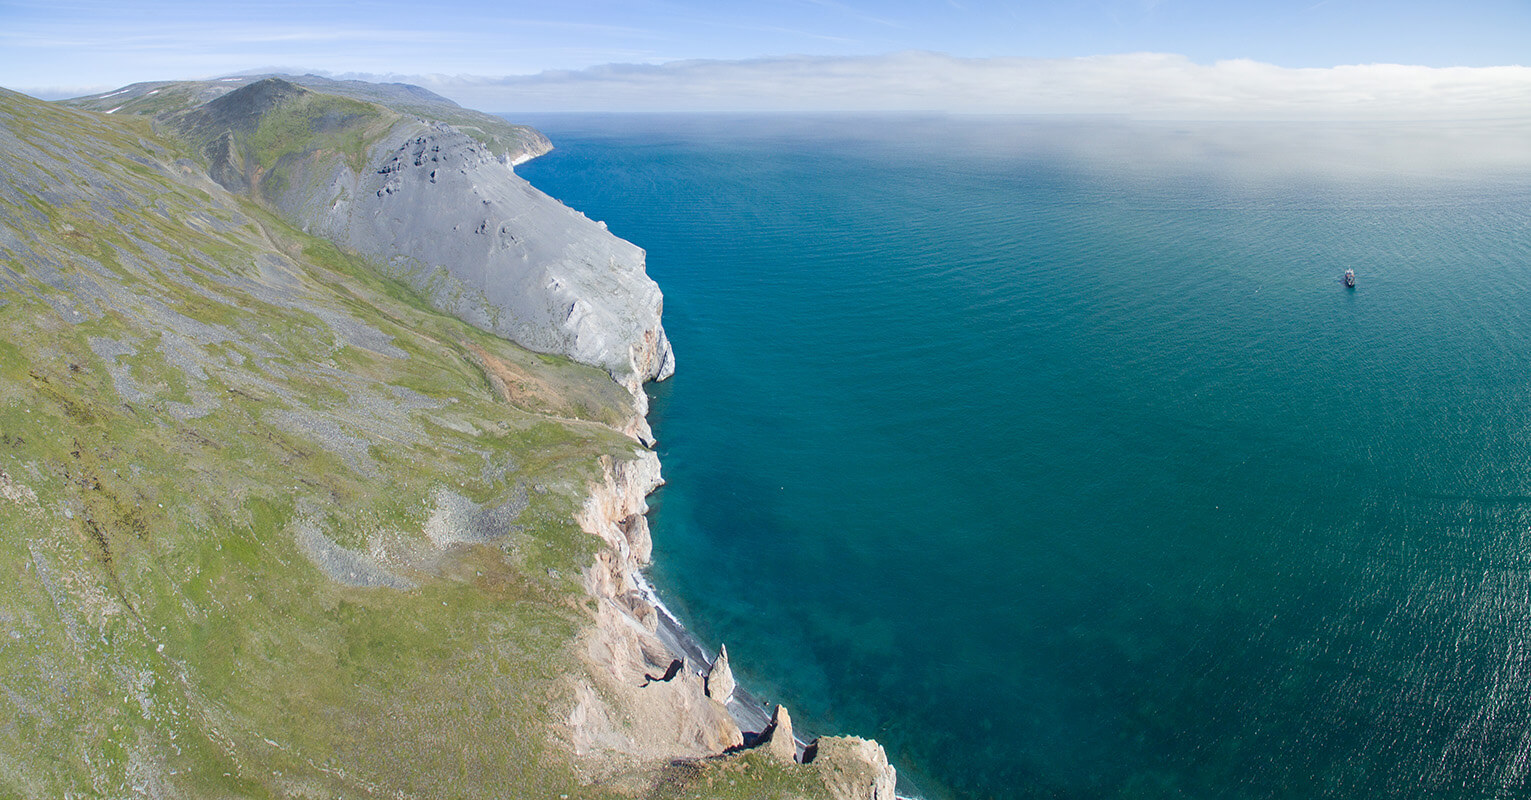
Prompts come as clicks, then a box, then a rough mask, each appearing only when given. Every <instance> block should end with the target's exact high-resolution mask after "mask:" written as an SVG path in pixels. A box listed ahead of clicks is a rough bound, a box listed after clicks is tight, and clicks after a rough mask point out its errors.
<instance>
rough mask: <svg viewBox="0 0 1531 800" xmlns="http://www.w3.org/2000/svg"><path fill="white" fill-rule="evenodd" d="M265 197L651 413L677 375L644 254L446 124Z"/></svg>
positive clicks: (425, 125)
mask: <svg viewBox="0 0 1531 800" xmlns="http://www.w3.org/2000/svg"><path fill="white" fill-rule="evenodd" d="M329 170H330V172H329V174H328V175H327V176H320V177H321V180H320V181H318V182H316V183H315V184H312V185H309V186H302V185H298V184H297V183H294V182H291V181H289V182H288V184H287V185H286V186H285V187H283V188H282V189H281V190H280V191H278V192H275V193H272V194H268V199H269V200H270V201H272V202H273V203H274V204H275V205H276V206H277V207H278V208H280V209H282V210H283V211H284V212H285V213H287V214H288V215H290V216H292V217H293V218H295V219H297V220H299V221H300V222H301V223H303V224H304V225H305V226H306V227H307V228H308V229H309V230H310V232H312V233H316V234H320V235H323V236H326V237H329V238H331V239H334V240H335V241H337V242H339V243H341V244H342V245H344V246H345V247H347V248H348V249H351V250H354V251H355V252H358V253H361V254H363V255H366V256H370V257H372V258H373V259H375V260H376V261H377V262H378V263H379V264H381V265H382V266H383V268H384V269H385V270H386V271H387V272H389V273H391V274H392V275H394V276H395V277H398V278H401V279H403V280H405V281H406V282H408V283H409V284H411V285H412V286H414V287H415V288H416V289H417V290H419V291H420V292H422V293H423V294H424V295H425V296H426V297H427V298H429V300H430V302H431V303H432V304H433V305H434V306H436V307H437V308H439V309H441V310H443V311H446V312H447V313H450V314H452V315H454V316H456V317H458V318H460V319H463V320H465V321H467V322H469V323H470V324H472V325H474V326H476V327H479V328H482V329H484V330H487V331H490V332H492V333H496V334H499V335H501V336H504V337H505V338H508V339H511V340H513V341H515V342H517V343H519V344H521V345H523V346H526V347H528V348H530V349H533V350H537V351H541V352H545V353H559V354H563V355H567V356H569V357H570V358H573V359H574V360H576V361H580V362H583V363H586V364H592V365H595V366H599V367H602V368H604V369H606V370H607V371H608V372H610V373H611V375H612V376H613V377H614V378H616V379H617V380H618V381H619V382H621V383H622V384H623V385H624V386H626V387H627V388H628V389H629V390H631V391H632V392H633V395H634V399H635V400H636V401H637V402H638V404H639V407H638V413H639V415H640V416H641V415H642V413H643V412H644V411H646V406H647V399H646V398H645V396H644V394H643V392H642V391H641V389H640V387H641V385H642V383H643V382H645V381H649V380H659V379H663V378H666V377H669V375H670V374H671V373H673V372H674V371H675V364H674V357H673V355H672V353H671V350H670V342H669V340H668V339H667V338H666V337H665V332H664V327H663V326H662V325H661V324H660V314H661V312H662V310H663V297H662V296H661V295H660V292H659V287H658V285H656V284H655V283H654V281H653V280H651V279H650V278H649V277H648V275H647V274H646V273H645V272H644V252H643V250H642V249H641V248H639V247H637V246H636V245H634V244H631V243H629V242H626V241H623V240H622V239H619V238H617V237H616V236H614V235H612V234H611V233H609V232H608V231H607V230H606V226H605V225H604V224H603V223H599V222H595V221H593V220H591V219H589V218H588V217H586V216H585V215H584V214H581V213H579V212H577V211H575V210H573V209H571V208H569V207H567V206H565V205H563V204H562V203H559V202H558V201H557V200H554V199H553V198H551V197H549V196H547V195H546V194H543V193H542V192H540V191H538V190H537V189H535V188H533V187H532V186H531V184H529V183H527V182H526V181H525V180H523V179H522V178H521V177H520V176H518V175H516V174H515V173H514V172H513V171H512V170H511V165H510V164H508V163H507V162H506V161H504V160H502V158H501V157H498V156H495V155H494V154H492V153H490V152H489V151H488V150H487V148H485V147H484V146H483V145H482V144H480V143H479V142H478V141H476V140H474V139H473V138H471V137H469V136H468V135H466V134H464V133H462V132H460V131H458V130H457V129H456V128H453V127H451V126H450V125H446V124H442V123H429V122H425V121H422V120H408V121H404V122H401V123H400V124H398V125H396V126H395V127H394V129H393V130H391V131H390V132H389V133H388V135H387V136H386V137H385V138H384V139H383V140H382V141H381V142H379V143H378V144H376V145H374V146H373V148H372V149H371V151H370V153H369V164H368V167H367V169H366V170H364V171H363V172H362V173H361V174H359V175H358V174H353V173H352V172H351V170H350V169H349V168H348V167H347V166H346V165H345V164H344V163H343V162H341V161H331V162H329Z"/></svg>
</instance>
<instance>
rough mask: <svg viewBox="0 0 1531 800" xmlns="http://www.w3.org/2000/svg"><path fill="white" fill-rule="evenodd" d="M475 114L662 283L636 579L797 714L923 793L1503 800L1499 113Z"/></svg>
mask: <svg viewBox="0 0 1531 800" xmlns="http://www.w3.org/2000/svg"><path fill="white" fill-rule="evenodd" d="M510 118H511V119H513V120H515V121H518V122H527V123H530V124H533V125H535V126H537V127H538V128H539V129H541V130H542V131H544V132H545V133H546V134H548V136H549V137H550V138H551V139H552V141H553V143H554V144H555V146H556V149H555V150H554V151H553V152H552V153H550V154H548V155H546V156H543V157H541V158H538V159H536V160H534V161H532V162H530V163H527V164H524V165H522V166H519V167H517V171H518V172H519V173H520V174H521V175H523V176H524V177H526V178H527V179H528V180H529V181H531V183H532V184H533V185H535V186H537V187H538V188H540V189H542V190H543V191H545V192H547V193H549V194H551V195H553V196H554V197H557V198H559V199H560V200H562V201H563V202H565V203H567V204H568V205H570V206H572V207H574V208H576V209H579V210H581V211H583V212H585V213H586V214H588V215H589V216H590V217H592V218H594V219H598V220H602V221H604V222H606V223H607V224H608V225H609V227H610V230H611V231H612V232H613V233H615V234H616V235H618V236H621V237H623V238H626V239H629V240H631V241H633V242H635V243H637V244H639V245H640V246H642V247H643V248H645V249H646V250H647V253H648V272H649V274H650V275H651V276H652V277H653V278H654V280H656V281H657V282H658V283H659V286H660V287H661V288H662V289H663V291H664V295H665V307H664V323H665V327H666V330H667V331H668V333H669V336H670V339H671V341H672V342H673V344H674V348H675V353H676V364H677V371H676V374H675V376H674V377H673V378H672V379H670V380H668V381H665V382H663V383H659V384H655V385H652V386H651V388H650V393H651V396H652V399H653V410H652V413H651V415H650V419H651V421H652V423H653V426H654V429H655V432H656V434H657V437H658V451H659V454H660V456H661V459H662V462H663V465H664V474H665V477H666V479H667V483H666V484H665V486H664V487H663V488H662V489H661V490H660V491H659V492H658V493H657V494H656V495H655V496H654V498H652V500H653V505H654V510H653V512H652V514H651V521H652V525H653V531H654V541H655V561H654V565H653V568H652V573H651V576H650V577H651V578H652V580H653V582H654V583H655V584H656V585H657V587H658V589H659V591H660V592H661V594H662V595H663V597H664V598H665V599H666V602H667V604H668V605H669V606H670V607H671V608H673V609H674V610H675V611H676V612H677V613H678V614H679V615H680V617H681V618H682V619H683V620H684V622H685V623H686V625H687V626H688V627H689V628H690V629H691V630H692V631H694V632H695V633H696V634H697V635H698V636H699V637H700V638H701V639H702V640H703V641H704V642H707V643H708V644H709V645H711V646H716V645H717V644H719V643H726V644H727V646H728V649H729V655H730V659H731V661H732V663H733V665H734V669H735V671H736V674H737V675H738V676H739V678H740V681H741V682H742V683H743V684H744V685H745V686H747V687H749V688H750V689H751V690H752V691H753V692H754V693H755V694H757V695H759V696H760V697H762V698H764V699H766V700H768V701H769V702H773V703H775V702H779V703H783V704H785V705H787V706H788V707H789V708H790V709H791V711H792V714H793V718H794V720H796V721H798V723H799V724H800V725H802V726H805V727H808V728H810V729H812V730H813V731H815V732H818V733H824V734H852V735H859V736H864V737H870V738H875V739H877V740H878V741H879V742H881V743H882V744H883V745H884V746H885V748H886V749H887V752H888V754H889V757H890V758H891V759H892V761H893V762H894V763H895V764H896V765H897V767H898V768H899V770H900V773H901V775H903V776H904V780H905V783H904V789H903V790H904V791H908V792H911V793H917V794H919V795H921V796H923V797H927V798H932V799H933V800H934V799H936V798H990V797H993V798H1113V799H1120V798H1524V797H1531V124H1528V123H1527V121H1525V120H1521V121H1514V120H1510V121H1494V120H1479V121H1474V122H1469V123H1447V122H1421V123H1403V122H1395V123H1389V124H1380V123H1344V122H1330V123H1294V122H1236V123H1230V122H1221V123H1215V122H1156V121H1140V120H1129V119H1120V118H1113V117H1100V118H1088V117H1086V118H1047V117H1043V118H986V117H960V116H940V115H883V116H834V115H818V116H781V115H775V116H768V115H756V116H751V115H738V116H726V115H641V114H627V115H622V114H615V115H578V114H562V115H553V114H547V115H544V114H512V115H510ZM1347 269H1352V270H1354V272H1355V275H1356V285H1355V287H1354V288H1347V287H1346V286H1345V285H1344V283H1343V281H1342V275H1343V273H1344V272H1345V270H1347Z"/></svg>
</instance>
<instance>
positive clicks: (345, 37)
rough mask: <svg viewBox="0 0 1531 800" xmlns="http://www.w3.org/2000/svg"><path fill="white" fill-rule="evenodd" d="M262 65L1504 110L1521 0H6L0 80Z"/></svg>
mask: <svg viewBox="0 0 1531 800" xmlns="http://www.w3.org/2000/svg"><path fill="white" fill-rule="evenodd" d="M1336 68H1339V69H1336ZM252 70H261V71H301V72H317V73H320V74H327V75H331V76H347V77H364V78H370V79H385V80H402V81H406V82H410V83H418V84H421V85H424V86H427V87H428V88H431V89H434V90H436V91H438V92H440V93H442V94H445V95H447V96H448V97H452V98H453V99H456V100H458V101H459V102H462V103H464V104H466V105H470V106H472V107H476V108H482V109H484V110H490V111H513V110H524V111H542V110H745V111H747V110H937V111H940V110H945V111H985V110H987V111H1000V112H1018V113H1130V114H1139V115H1145V116H1192V117H1195V116H1214V117H1215V116H1238V115H1240V114H1246V115H1248V114H1253V115H1257V116H1258V115H1262V114H1265V115H1275V116H1285V115H1299V116H1300V115H1315V116H1325V115H1334V114H1344V113H1355V112H1356V110H1357V109H1360V110H1361V112H1363V113H1366V114H1372V115H1376V116H1383V117H1387V116H1396V115H1399V114H1403V115H1410V114H1415V115H1420V116H1440V115H1443V114H1444V115H1466V116H1505V115H1514V114H1516V113H1520V114H1527V113H1531V0H1458V1H1457V2H1443V1H1442V0H1295V1H1294V2H1282V1H1280V0H1077V1H1069V0H885V1H884V2H870V1H869V0H747V1H743V2H732V1H731V0H711V1H710V2H704V1H701V0H614V1H610V2H608V1H607V0H561V1H560V2H553V1H552V0H540V1H539V2H537V3H529V2H520V0H496V1H494V2H490V1H488V0H453V1H452V2H440V3H431V2H420V0H410V1H409V2H395V1H394V0H347V1H344V2H342V1H340V0H305V1H304V2H289V1H288V0H274V1H268V2H261V1H259V0H252V1H250V2H239V3H230V2H220V1H219V0H199V1H197V2H190V1H188V0H149V1H146V2H132V1H131V0H116V1H114V2H103V1H102V0H0V86H5V87H8V88H12V89H16V90H19V91H24V92H27V93H29V94H34V95H36V96H40V97H49V98H56V97H66V96H72V95H78V94H85V93H90V92H97V91H105V90H109V89H112V88H116V87H119V86H123V85H126V84H128V83H132V82H136V81H146V80H166V79H189V78H209V77H217V76H221V75H229V74H235V73H238V72H245V71H252Z"/></svg>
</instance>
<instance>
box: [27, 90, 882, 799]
mask: <svg viewBox="0 0 1531 800" xmlns="http://www.w3.org/2000/svg"><path fill="white" fill-rule="evenodd" d="M550 146H551V145H550V143H549V142H548V141H547V140H546V139H545V138H544V137H543V136H542V135H541V134H539V133H537V132H536V131H534V130H532V129H530V128H526V127H522V126H516V125H511V124H509V123H506V122H505V121H503V120H500V119H498V118H496V117H492V116H489V115H485V114H480V113H478V112H474V111H470V110H467V109H463V108H460V107H458V106H456V105H455V104H453V103H451V102H450V101H447V100H445V99H443V98H440V97H437V96H435V95H432V94H431V93H429V92H427V91H425V90H423V89H419V88H418V87H411V86H404V85H399V84H366V83H357V82H345V81H330V80H327V79H323V78H315V77H313V76H265V77H249V78H232V79H224V80H219V81H201V82H158V83H146V84H135V85H133V86H130V87H126V88H124V89H119V90H117V91H114V92H108V93H104V94H101V95H96V96H91V97H86V98H79V99H77V100H74V101H69V102H66V103H45V102H42V101H38V100H34V99H32V98H29V97H26V96H24V95H20V94H16V93H13V92H9V91H5V90H0V151H3V152H4V154H5V159H4V161H3V162H0V566H3V568H4V570H5V572H6V574H7V575H8V576H9V577H8V579H7V580H6V581H4V582H3V583H0V675H4V676H5V677H4V686H3V689H4V691H3V694H0V720H3V721H4V722H5V724H4V725H0V795H4V796H17V797H65V796H77V797H83V796H112V797H117V796H143V797H154V798H191V797H374V796H376V797H383V796H386V797H415V798H432V797H499V798H519V797H525V798H550V797H579V798H585V797H595V798H599V797H612V798H630V797H655V798H662V797H682V796H686V797H690V796H696V795H698V794H700V795H704V796H710V797H711V796H716V797H804V798H813V797H826V798H827V797H834V798H853V797H854V798H873V797H876V798H888V797H891V795H892V792H893V773H892V768H891V767H888V765H887V760H886V757H885V756H884V755H883V753H882V750H881V748H880V747H878V746H877V745H876V744H875V743H872V742H866V741H863V740H859V739H834V738H826V739H823V740H820V741H817V742H801V741H795V740H794V739H793V737H792V736H791V733H790V731H791V727H790V724H789V723H787V722H785V720H787V719H788V717H787V713H786V711H785V710H782V711H781V712H779V714H778V724H777V725H776V726H775V727H774V728H772V729H771V730H769V731H768V730H764V729H752V725H751V723H750V722H749V720H752V719H754V718H755V716H752V715H741V714H739V713H737V711H736V709H733V708H731V707H730V705H728V704H731V703H737V702H738V698H739V696H741V695H742V692H735V691H734V688H733V679H732V672H731V671H730V670H729V669H728V667H727V666H726V665H725V666H722V667H719V668H718V669H717V670H716V671H712V672H713V674H712V675H711V676H710V677H711V680H710V681H709V675H708V673H709V672H710V671H711V670H710V667H711V664H710V663H709V662H710V661H711V659H710V658H709V657H708V656H709V654H708V653H707V652H705V651H702V650H700V649H698V645H697V644H696V643H695V642H690V643H689V646H688V647H677V646H675V640H674V633H675V631H674V629H673V628H674V626H673V620H671V621H667V622H666V623H664V624H662V621H661V619H660V616H661V613H662V611H661V609H659V608H658V607H656V605H655V598H654V597H653V596H652V593H651V591H650V590H649V589H648V588H647V583H646V582H645V581H643V580H642V569H643V567H644V566H645V564H646V563H647V560H648V558H649V553H650V549H651V547H650V542H649V538H648V537H649V533H648V528H647V522H646V520H645V518H644V516H643V515H644V513H645V511H646V510H647V505H646V501H645V499H644V498H645V496H646V495H648V493H650V492H651V491H653V489H654V488H655V487H657V486H658V485H659V483H660V482H661V478H660V472H659V463H658V459H657V457H656V456H655V454H654V452H653V451H652V450H651V449H650V446H651V444H652V437H651V435H650V432H649V428H648V424H647V422H646V421H645V420H644V413H645V411H646V396H645V394H644V392H643V388H642V387H643V384H644V383H645V382H646V381H650V380H655V379H662V378H665V377H667V376H668V375H669V374H670V373H671V372H672V371H673V369H674V358H673V356H672V354H671V351H670V345H669V342H668V339H667V338H666V336H665V333H664V329H663V326H662V324H661V319H660V316H661V312H662V297H661V294H660V291H659V287H657V286H656V285H655V284H654V282H653V281H652V280H650V279H649V278H648V276H647V275H646V273H645V269H644V253H643V251H642V250H641V249H640V248H638V247H637V246H635V245H633V244H630V243H628V242H625V241H622V240H621V239H619V238H617V237H615V236H613V235H612V234H611V233H609V232H608V231H606V229H605V226H604V225H602V224H601V223H599V222H596V221H593V220H590V219H587V218H586V217H585V216H584V215H582V214H580V213H578V212H577V211H574V210H571V209H569V208H567V207H565V206H563V205H562V204H560V203H559V202H557V201H556V200H554V199H552V198H550V197H548V196H547V195H545V194H543V193H541V192H539V191H537V190H536V189H535V188H533V187H531V186H530V185H529V184H527V183H526V182H525V181H524V180H522V179H521V178H520V177H518V176H517V175H516V174H515V172H514V169H513V167H514V166H515V165H516V164H517V163H519V162H520V161H523V160H525V159H527V158H531V157H535V156H537V155H539V154H541V153H543V152H546V151H547V150H548V149H549V147H550ZM725 675H726V678H725ZM723 686H726V687H728V692H727V694H726V695H724V696H719V695H718V692H719V687H723ZM756 711H757V712H759V709H756ZM741 719H742V720H745V722H744V724H741V722H740V720H741ZM773 731H774V733H773ZM756 745H760V746H759V747H756ZM803 762H807V763H803Z"/></svg>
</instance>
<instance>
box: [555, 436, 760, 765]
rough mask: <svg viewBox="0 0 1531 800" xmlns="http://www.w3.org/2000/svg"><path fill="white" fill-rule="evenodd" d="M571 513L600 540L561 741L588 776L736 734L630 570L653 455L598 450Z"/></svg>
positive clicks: (642, 525)
mask: <svg viewBox="0 0 1531 800" xmlns="http://www.w3.org/2000/svg"><path fill="white" fill-rule="evenodd" d="M601 467H602V475H601V481H600V482H599V483H597V484H596V485H595V486H593V487H591V492H590V496H589V499H588V500H587V501H586V503H585V506H584V508H583V509H581V511H580V513H579V515H578V517H577V519H578V521H579V524H580V527H581V528H583V529H584V530H586V531H587V532H589V533H591V534H594V535H595V536H598V537H600V538H601V540H602V541H603V542H604V543H605V544H606V547H604V548H603V549H602V550H601V552H600V553H598V554H597V556H596V561H595V563H594V564H592V565H591V567H590V569H589V570H588V571H587V572H586V574H585V586H586V589H587V590H588V591H589V593H590V595H591V597H592V598H594V599H595V602H596V605H595V611H594V625H592V626H591V628H590V629H588V630H587V631H586V632H585V634H584V635H583V637H582V639H581V645H582V649H581V654H582V657H583V658H584V659H585V661H586V663H587V664H588V665H589V666H590V678H591V680H592V683H582V684H579V685H578V686H576V687H575V703H574V707H573V709H572V710H571V711H570V712H569V716H568V723H569V731H570V738H571V744H572V746H573V749H574V751H575V753H576V755H579V756H581V757H582V758H583V759H584V760H583V762H582V763H583V764H584V765H585V767H586V768H587V769H588V770H589V771H590V773H591V774H592V775H593V776H595V777H605V776H607V775H610V774H615V773H619V772H621V771H622V770H623V769H626V768H630V767H632V766H634V765H638V764H644V763H652V762H655V761H662V760H669V759H675V758H701V757H705V756H710V755H716V754H718V753H721V752H723V751H725V750H728V749H729V748H733V747H738V746H740V745H742V744H743V743H744V734H743V733H742V732H741V731H740V730H739V726H738V725H737V724H736V723H735V722H734V720H733V718H732V717H731V716H729V713H728V709H727V708H726V707H725V706H724V705H723V703H721V702H719V701H718V700H717V699H716V698H714V697H711V696H709V695H708V692H707V685H706V681H705V679H704V678H703V677H702V675H701V674H699V673H698V672H697V671H696V670H694V669H693V668H692V667H691V665H689V664H685V663H684V662H682V663H681V664H680V668H678V669H675V668H673V667H674V666H675V655H674V654H672V653H671V652H670V650H669V648H667V647H666V646H665V644H664V643H663V642H662V641H661V640H660V639H659V637H658V636H657V635H656V633H655V626H654V622H655V618H656V612H655V609H654V606H653V605H652V603H651V602H650V601H649V599H648V597H647V596H646V595H645V593H644V592H643V591H642V588H641V587H640V585H639V583H638V580H637V574H638V569H639V568H640V566H641V565H643V564H645V563H647V561H648V558H649V554H650V549H651V543H650V540H649V534H648V521H647V520H646V519H645V518H644V517H643V513H644V512H645V511H647V510H648V503H647V501H646V500H645V499H644V498H645V497H646V496H647V495H648V494H649V493H650V492H652V491H653V490H654V488H655V487H657V486H658V485H659V484H660V482H661V479H660V476H659V459H658V457H657V456H655V455H654V453H653V452H651V451H647V450H638V451H634V453H633V458H632V459H630V460H619V459H612V458H603V459H602V461H601Z"/></svg>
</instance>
